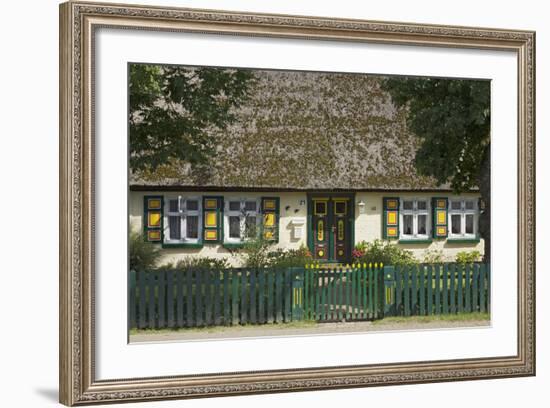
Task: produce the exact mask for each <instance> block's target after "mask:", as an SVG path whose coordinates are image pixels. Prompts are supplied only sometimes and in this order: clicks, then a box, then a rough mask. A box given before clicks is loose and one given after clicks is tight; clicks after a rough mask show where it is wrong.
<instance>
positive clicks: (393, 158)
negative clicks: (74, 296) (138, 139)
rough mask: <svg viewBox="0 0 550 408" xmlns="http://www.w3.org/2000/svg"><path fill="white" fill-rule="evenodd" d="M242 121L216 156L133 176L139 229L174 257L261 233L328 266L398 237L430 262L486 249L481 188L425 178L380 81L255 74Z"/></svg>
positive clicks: (216, 253)
mask: <svg viewBox="0 0 550 408" xmlns="http://www.w3.org/2000/svg"><path fill="white" fill-rule="evenodd" d="M254 72H255V76H256V83H255V86H254V89H253V92H252V93H251V95H250V98H249V99H248V100H247V101H246V102H245V103H243V104H242V105H241V106H239V107H238V108H236V109H235V111H234V115H235V117H236V120H235V121H234V122H233V123H232V124H231V125H229V126H228V127H227V128H225V129H223V130H216V129H212V130H211V132H210V136H211V137H212V138H213V140H215V141H216V146H217V151H216V154H215V155H214V156H213V157H212V158H211V160H209V161H208V162H207V163H203V164H200V165H194V166H191V165H189V164H188V163H181V162H169V163H166V165H163V166H160V167H159V168H158V169H155V171H153V172H131V174H130V180H129V190H130V192H129V218H130V219H129V222H130V228H131V229H133V230H136V231H143V234H144V239H146V240H147V241H150V242H153V243H155V244H158V245H159V246H160V247H162V249H163V255H164V259H163V261H165V262H175V261H178V260H180V259H183V258H185V257H188V256H200V257H203V256H204V257H212V258H227V259H228V261H229V262H231V263H232V264H234V265H238V263H239V258H238V257H236V256H235V253H236V252H238V251H239V248H240V247H242V246H243V243H244V242H245V241H246V240H247V239H249V237H251V236H254V235H255V234H257V233H259V232H261V234H263V236H264V238H265V239H267V240H270V241H271V242H272V243H273V248H274V249H276V248H280V249H297V248H300V247H301V246H306V247H307V248H309V250H310V251H311V254H312V256H313V258H314V259H316V260H317V261H318V262H330V263H348V262H350V261H351V260H352V250H353V248H354V246H355V245H356V244H357V243H359V242H361V241H367V242H372V241H374V240H376V239H383V240H389V241H391V242H392V243H394V244H395V245H399V246H401V247H403V248H405V249H407V250H410V251H412V252H413V253H414V255H415V256H416V257H417V258H418V259H419V260H422V259H423V256H424V254H425V253H426V250H441V251H442V253H443V256H444V258H445V259H446V260H449V261H451V260H454V259H455V256H456V254H457V252H459V251H466V250H467V251H470V250H478V251H480V252H481V253H483V240H481V239H480V237H479V233H478V220H479V215H480V211H482V208H481V207H482V204H481V201H480V194H479V192H478V191H477V190H475V189H474V190H472V191H468V192H466V193H463V194H461V195H455V194H453V192H452V190H451V189H450V187H449V186H448V185H438V184H437V183H436V182H435V180H434V179H433V178H431V177H427V176H423V175H420V174H418V173H417V171H416V168H415V164H414V159H415V153H416V151H417V149H418V147H419V143H420V142H419V139H418V138H417V137H416V136H415V135H413V134H411V133H410V132H409V131H408V129H407V124H406V116H407V112H406V110H405V109H400V108H397V107H396V106H394V105H393V104H392V102H391V98H390V96H389V95H388V94H387V93H385V92H384V91H383V90H382V88H381V86H380V83H381V79H380V78H379V77H376V76H370V75H364V74H361V75H358V74H333V73H312V72H308V73H304V72H288V71H254Z"/></svg>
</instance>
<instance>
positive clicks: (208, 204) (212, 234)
mask: <svg viewBox="0 0 550 408" xmlns="http://www.w3.org/2000/svg"><path fill="white" fill-rule="evenodd" d="M202 225H203V233H202V241H203V242H204V243H219V242H223V197H218V196H217V197H213V196H204V197H203V198H202Z"/></svg>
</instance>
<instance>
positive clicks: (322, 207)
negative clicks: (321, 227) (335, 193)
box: [315, 201, 327, 215]
mask: <svg viewBox="0 0 550 408" xmlns="http://www.w3.org/2000/svg"><path fill="white" fill-rule="evenodd" d="M326 213H327V203H326V202H324V201H316V202H315V214H316V215H324V214H326Z"/></svg>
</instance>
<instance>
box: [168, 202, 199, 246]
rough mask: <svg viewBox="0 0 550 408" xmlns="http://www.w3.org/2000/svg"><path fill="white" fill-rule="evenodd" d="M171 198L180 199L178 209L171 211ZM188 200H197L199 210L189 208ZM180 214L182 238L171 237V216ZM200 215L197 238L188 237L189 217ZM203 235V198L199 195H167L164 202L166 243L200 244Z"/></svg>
mask: <svg viewBox="0 0 550 408" xmlns="http://www.w3.org/2000/svg"><path fill="white" fill-rule="evenodd" d="M170 200H178V211H177V212H173V211H170ZM187 201H197V203H198V206H197V210H187ZM178 215H179V216H180V217H181V222H180V238H181V239H170V218H169V217H172V216H178ZM188 216H197V217H198V227H197V228H198V231H197V238H188V237H187V217H188ZM201 237H202V199H201V197H198V196H185V195H177V196H167V197H165V204H164V243H165V244H198V243H200V242H201Z"/></svg>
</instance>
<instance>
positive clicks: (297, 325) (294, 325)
mask: <svg viewBox="0 0 550 408" xmlns="http://www.w3.org/2000/svg"><path fill="white" fill-rule="evenodd" d="M317 324H319V323H317V322H314V321H311V320H302V321H298V322H289V323H266V324H261V325H259V324H244V325H240V324H239V325H236V326H210V327H190V328H187V327H183V328H179V329H130V335H135V334H162V333H178V332H181V333H219V332H223V331H226V330H228V329H230V330H231V331H233V332H235V331H239V330H246V329H249V328H251V327H256V328H258V327H263V328H265V329H280V330H282V329H307V328H311V327H315V326H316V325H317Z"/></svg>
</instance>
